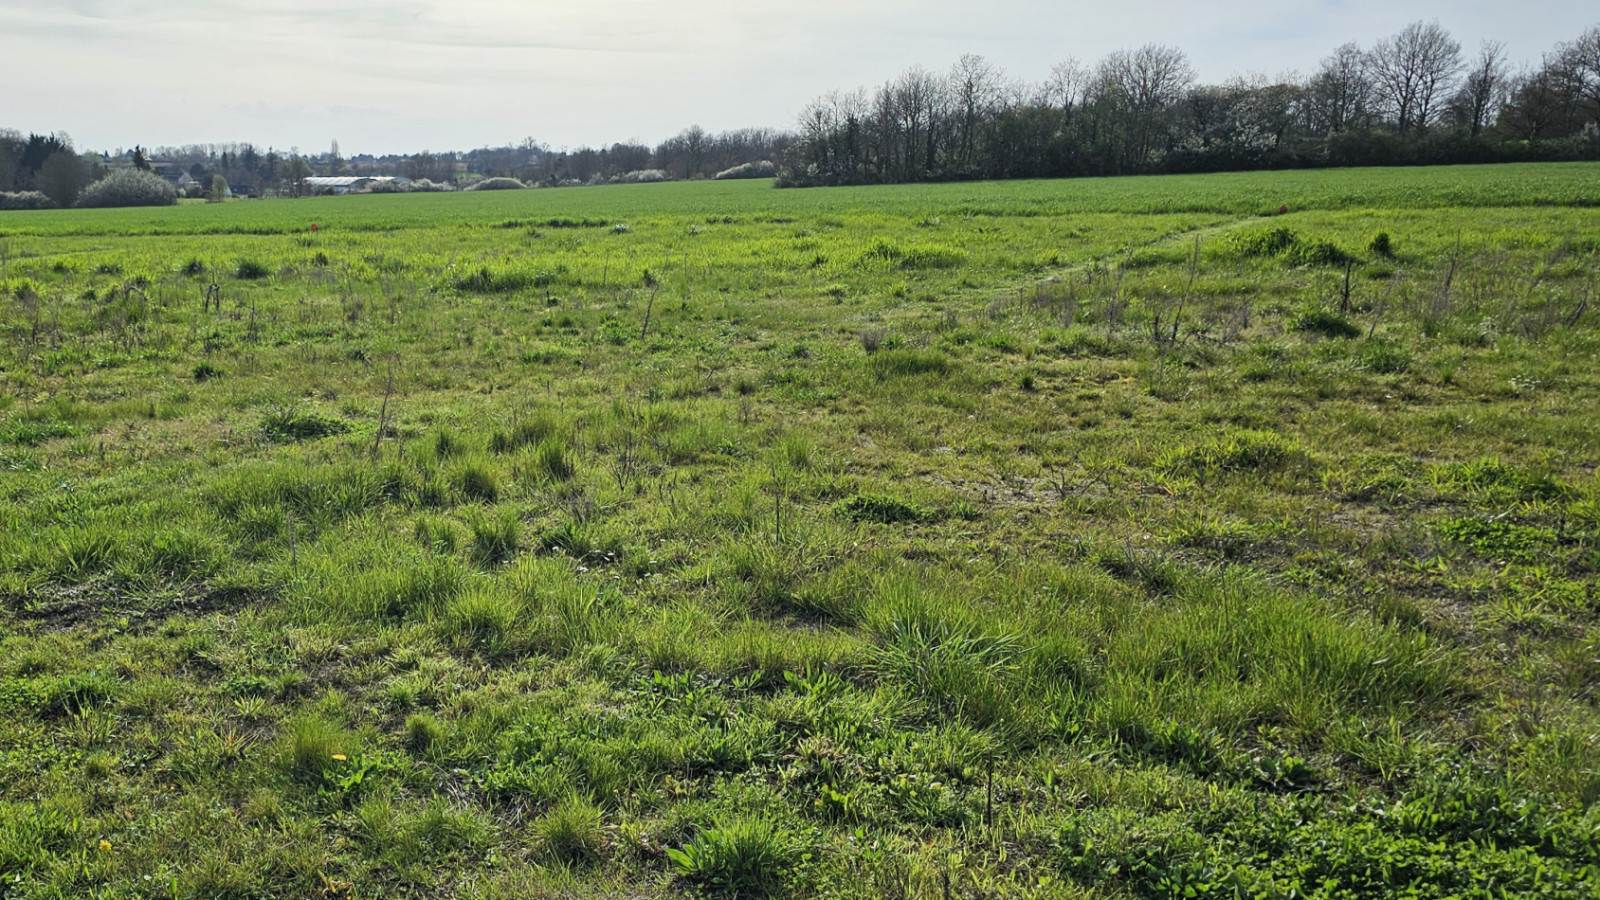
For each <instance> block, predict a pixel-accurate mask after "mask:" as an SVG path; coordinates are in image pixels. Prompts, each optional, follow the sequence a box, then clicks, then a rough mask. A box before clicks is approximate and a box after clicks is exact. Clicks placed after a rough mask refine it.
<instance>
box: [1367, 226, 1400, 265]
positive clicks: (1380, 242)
mask: <svg viewBox="0 0 1600 900" xmlns="http://www.w3.org/2000/svg"><path fill="white" fill-rule="evenodd" d="M1367 252H1368V253H1371V254H1372V255H1373V256H1381V257H1383V258H1384V259H1394V239H1393V238H1390V237H1389V232H1387V231H1380V232H1378V233H1377V234H1374V235H1373V236H1372V240H1370V241H1368V242H1367Z"/></svg>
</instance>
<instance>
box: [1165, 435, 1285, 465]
mask: <svg viewBox="0 0 1600 900" xmlns="http://www.w3.org/2000/svg"><path fill="white" fill-rule="evenodd" d="M1304 457H1305V451H1303V450H1301V449H1300V448H1299V447H1298V446H1296V445H1295V444H1294V443H1293V442H1292V441H1290V440H1289V439H1288V438H1285V437H1284V436H1283V435H1280V434H1278V433H1277V432H1275V431H1235V432H1233V433H1231V434H1228V435H1225V436H1223V437H1220V438H1218V439H1216V440H1214V441H1210V442H1208V443H1205V444H1201V445H1199V446H1195V447H1185V448H1181V449H1178V450H1174V451H1171V452H1169V453H1167V454H1164V455H1163V456H1162V457H1161V458H1160V459H1159V460H1158V463H1157V464H1158V465H1159V466H1160V467H1161V468H1164V469H1169V470H1173V471H1181V472H1187V473H1192V474H1204V473H1208V472H1272V471H1277V470H1280V469H1283V468H1286V467H1288V466H1289V465H1290V464H1292V463H1294V462H1296V461H1297V460H1300V459H1303V458H1304Z"/></svg>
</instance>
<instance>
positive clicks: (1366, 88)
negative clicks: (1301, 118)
mask: <svg viewBox="0 0 1600 900" xmlns="http://www.w3.org/2000/svg"><path fill="white" fill-rule="evenodd" d="M1306 94H1307V108H1306V113H1307V116H1306V118H1307V124H1308V125H1309V126H1310V128H1311V130H1312V131H1316V132H1321V133H1325V134H1326V133H1332V132H1336V131H1345V130H1348V129H1351V128H1364V127H1366V124H1367V118H1368V113H1369V110H1370V107H1371V103H1372V79H1371V78H1370V76H1369V75H1368V73H1367V55H1366V54H1365V53H1363V52H1362V51H1361V47H1360V46H1358V45H1357V44H1355V43H1354V42H1351V43H1348V44H1345V45H1343V46H1341V47H1340V48H1339V49H1337V50H1335V51H1333V54H1332V55H1331V56H1329V57H1327V58H1326V59H1324V60H1323V61H1322V65H1321V68H1319V69H1318V70H1317V74H1315V75H1313V76H1311V81H1310V83H1309V84H1308V85H1307V86H1306Z"/></svg>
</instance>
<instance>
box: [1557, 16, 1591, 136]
mask: <svg viewBox="0 0 1600 900" xmlns="http://www.w3.org/2000/svg"><path fill="white" fill-rule="evenodd" d="M1557 55H1558V58H1559V59H1560V62H1561V66H1562V68H1563V69H1565V70H1566V71H1565V75H1566V77H1567V78H1569V79H1571V80H1572V82H1573V84H1572V87H1573V89H1574V90H1575V91H1576V93H1577V95H1578V101H1579V103H1580V104H1581V109H1580V110H1579V115H1580V116H1581V117H1582V118H1583V119H1584V121H1587V122H1600V25H1595V26H1593V27H1591V28H1590V29H1589V30H1588V31H1585V32H1584V33H1583V34H1581V35H1579V36H1578V39H1577V40H1575V41H1572V42H1570V43H1566V44H1562V45H1561V46H1560V48H1558V51H1557Z"/></svg>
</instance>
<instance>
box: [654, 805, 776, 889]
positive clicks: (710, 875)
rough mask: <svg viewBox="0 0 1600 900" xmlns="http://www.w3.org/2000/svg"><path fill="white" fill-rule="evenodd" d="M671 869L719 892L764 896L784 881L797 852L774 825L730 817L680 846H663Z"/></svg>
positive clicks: (756, 820)
mask: <svg viewBox="0 0 1600 900" xmlns="http://www.w3.org/2000/svg"><path fill="white" fill-rule="evenodd" d="M667 857H668V858H669V859H671V861H672V867H673V870H674V871H676V872H677V873H678V874H679V875H681V876H683V877H684V878H686V879H688V880H689V881H693V882H695V883H697V884H699V885H701V886H702V887H704V888H706V889H708V890H711V891H714V892H716V893H721V894H729V895H734V896H742V897H766V896H770V895H772V894H774V893H777V892H778V891H779V890H780V889H782V888H783V887H784V886H785V885H786V884H787V882H788V873H789V870H790V869H791V868H792V867H793V865H794V864H795V862H796V861H797V860H798V858H799V852H798V849H797V848H796V846H795V844H794V842H793V841H792V840H790V839H789V837H788V835H786V834H784V833H783V832H781V831H779V830H778V828H777V826H776V825H774V824H773V823H771V822H768V821H762V820H758V819H748V818H741V819H735V820H733V821H731V822H728V823H726V824H724V825H721V826H719V827H717V828H708V829H706V830H705V831H702V832H700V835H699V836H698V837H696V838H695V839H694V840H693V841H690V842H689V843H687V844H685V845H683V848H682V849H680V850H673V849H670V848H669V849H668V850H667Z"/></svg>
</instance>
